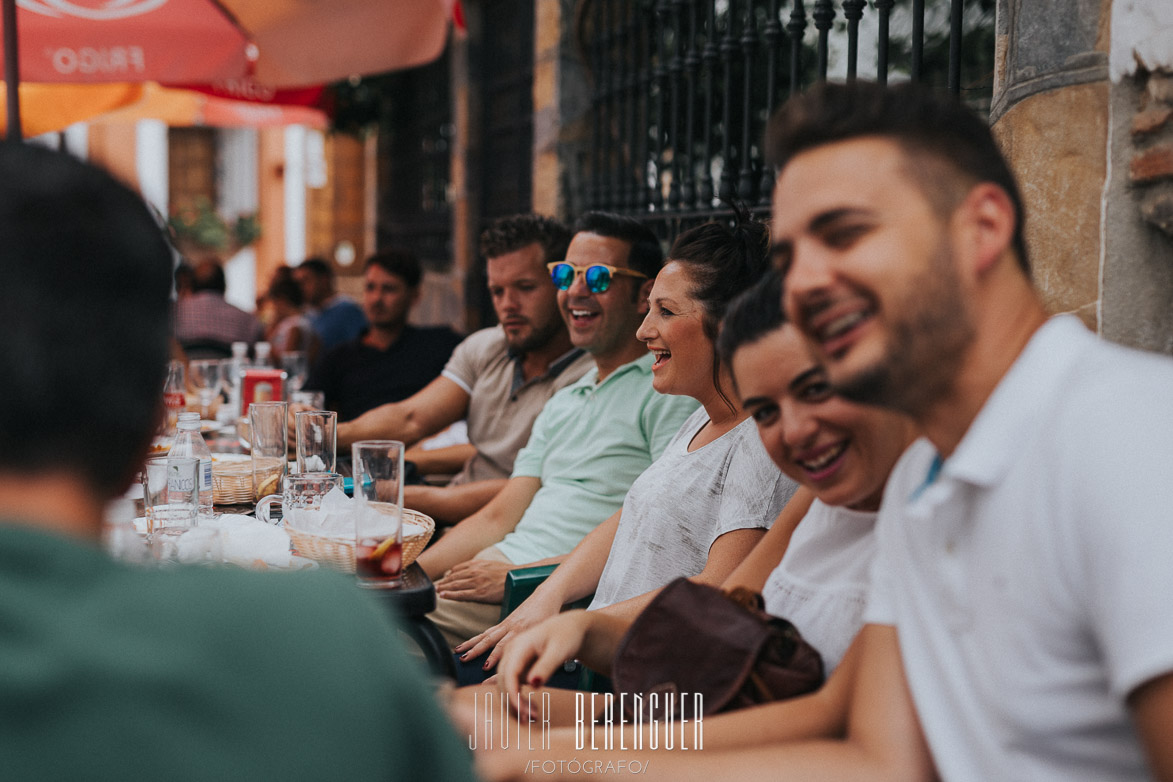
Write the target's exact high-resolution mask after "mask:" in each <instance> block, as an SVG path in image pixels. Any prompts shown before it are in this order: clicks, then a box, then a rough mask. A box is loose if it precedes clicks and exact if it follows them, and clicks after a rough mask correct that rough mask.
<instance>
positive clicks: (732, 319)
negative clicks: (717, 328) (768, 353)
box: [717, 269, 786, 366]
mask: <svg viewBox="0 0 1173 782" xmlns="http://www.w3.org/2000/svg"><path fill="white" fill-rule="evenodd" d="M785 322H786V313H785V312H784V311H783V310H782V275H781V274H779V273H778V271H777V270H776V269H770V270H769V271H767V272H766V273H765V275H764V276H763V277H762V278H761V279H760V280H758V281H757V282H756V283H755V284H754V285H753V287H751V288H749V289H748V290H746V291H744V292H743V293H742V294H741V295H740V296H738V297H737V298H736V299H734V300H733V301H732V302H731V303H730V304H729V308H728V309H727V310H726V311H725V317H724V318H723V319H722V320H721V333H720V335H719V336H718V337H717V355H718V356H720V357H721V361H722V362H724V363H725V365H726V366H728V365H730V364H732V362H733V354H734V353H736V352H737V349H738V348H740V347H742V346H743V345H749V344H752V343H754V342H757V341H758V340H760V339H761V338H762V337H764V336H766V335H767V334H769V333H770V332H771V331H774V330H776V329H780V328H782V324H784V323H785Z"/></svg>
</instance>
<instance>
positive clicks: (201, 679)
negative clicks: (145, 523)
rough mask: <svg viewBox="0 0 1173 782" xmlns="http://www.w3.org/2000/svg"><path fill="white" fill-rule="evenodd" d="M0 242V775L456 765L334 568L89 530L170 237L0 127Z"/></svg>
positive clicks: (124, 194) (151, 402)
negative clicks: (236, 563) (123, 548)
mask: <svg viewBox="0 0 1173 782" xmlns="http://www.w3.org/2000/svg"><path fill="white" fill-rule="evenodd" d="M0 247H3V252H2V253H0V272H2V274H0V277H2V278H3V280H4V282H3V284H0V313H3V317H4V319H5V333H4V339H3V340H0V377H3V378H4V401H5V404H3V405H0V514H3V517H2V518H0V766H2V768H3V772H2V774H0V775H2V776H3V777H4V778H6V779H87V780H120V781H121V780H130V779H167V780H230V779H241V780H252V779H281V780H284V781H285V782H289V781H290V780H307V781H308V780H322V779H347V780H368V779H369V780H377V779H378V780H386V779H394V778H403V779H420V780H424V779H444V780H471V779H472V773H471V770H470V767H469V758H468V753H467V749H465V746H466V744H467V740H463V741H462V740H461V739H459V738H458V737H457V736H456V735H455V734H454V733H453V732H452V730H451V729H450V728H449V726H448V725H447V724H446V722H445V721H444V719H443V718H442V716H441V715H440V713H439V711H438V709H437V707H436V705H435V704H434V703H433V702H432V697H431V692H430V691H429V689H428V687H427V685H426V683H425V681H424V680H423V677H422V676H421V675H420V673H421V671H420V670H417V668H416V666H415V664H414V663H413V662H411V661H410V660H409V659H408V658H407V657H406V656H405V655H404V654H403V652H402V651H401V650H400V647H399V641H398V637H397V632H396V630H395V627H394V625H393V624H392V623H391V621H390V619H389V617H387V616H386V615H385V614H384V612H383V611H382V610H381V609H380V608H379V607H378V606H377V605H375V604H372V603H369V602H367V600H366V599H364V598H363V597H362V596H361V595H360V594H359V592H358V590H357V589H356V588H355V587H354V585H353V584H352V583H348V581H347V580H346V579H344V578H342V577H340V576H337V575H329V574H324V573H322V574H319V573H310V574H305V575H283V576H280V575H270V576H266V575H262V574H255V573H247V572H243V571H235V572H233V571H227V570H204V569H190V570H189V569H182V568H181V569H176V570H171V571H162V570H147V569H142V568H137V567H131V566H128V565H124V564H121V563H118V562H115V561H113V560H111V559H109V558H108V557H106V556H105V555H104V554H103V553H102V551H101V550H100V548H99V546H98V540H99V536H100V533H101V526H102V519H103V512H104V508H105V505H106V503H107V502H108V501H109V500H110V499H111V498H113V497H116V496H118V495H119V494H121V493H122V492H124V491H125V489H126V488H127V486H128V485H129V484H130V482H131V480H132V478H133V476H134V474H135V472H136V470H137V468H138V466H139V465H140V464H141V462H142V459H143V457H144V456H145V455H146V452H147V447H148V444H149V441H150V438H151V435H152V432H153V430H154V428H155V425H156V422H157V421H158V420H159V414H160V404H159V402H160V398H161V393H160V392H161V390H162V381H163V368H164V365H165V363H166V360H167V357H168V336H167V335H168V313H169V309H170V307H169V302H168V294H169V291H170V287H171V264H172V261H171V252H170V249H169V247H168V246H167V244H166V242H165V241H164V239H163V236H162V233H161V231H160V230H159V227H158V226H157V225H156V223H155V221H154V219H153V218H152V216H151V214H150V212H149V211H148V210H147V208H146V207H145V205H144V204H143V202H142V201H141V200H140V199H139V198H138V196H136V195H135V194H134V193H133V192H131V191H130V190H128V189H127V188H126V187H125V186H123V185H121V184H119V183H117V182H116V181H115V180H114V179H112V178H111V177H110V176H109V175H107V174H105V173H103V172H101V171H99V170H98V169H96V168H93V167H90V166H87V165H85V164H83V163H81V162H78V161H77V160H74V159H72V158H69V157H68V156H65V155H61V154H58V153H55V152H51V151H48V150H45V149H42V148H39V147H32V146H21V145H16V144H7V145H2V146H0Z"/></svg>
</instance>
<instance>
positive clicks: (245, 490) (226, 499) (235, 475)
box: [212, 454, 256, 505]
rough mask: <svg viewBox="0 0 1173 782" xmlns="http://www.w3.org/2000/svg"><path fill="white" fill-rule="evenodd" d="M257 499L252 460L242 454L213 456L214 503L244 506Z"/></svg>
mask: <svg viewBox="0 0 1173 782" xmlns="http://www.w3.org/2000/svg"><path fill="white" fill-rule="evenodd" d="M255 499H256V495H254V494H253V463H252V459H251V458H250V457H248V456H241V455H240V454H212V502H214V503H215V504H217V505H243V504H244V503H249V502H253V500H255Z"/></svg>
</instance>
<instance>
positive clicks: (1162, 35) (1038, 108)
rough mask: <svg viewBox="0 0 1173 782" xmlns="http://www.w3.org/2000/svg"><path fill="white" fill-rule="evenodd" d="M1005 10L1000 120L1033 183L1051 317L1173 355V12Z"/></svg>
mask: <svg viewBox="0 0 1173 782" xmlns="http://www.w3.org/2000/svg"><path fill="white" fill-rule="evenodd" d="M997 10H998V21H997V25H998V28H997V34H998V35H997V52H996V73H995V85H994V101H993V105H992V107H991V113H990V121H991V124H992V126H993V129H994V134H995V136H996V137H997V138H998V140H999V142H1000V143H1001V144H1002V146H1003V149H1004V150H1005V152H1006V154H1007V157H1008V158H1009V159H1010V162H1011V164H1012V165H1013V166H1014V168H1015V171H1016V173H1017V174H1018V177H1019V181H1020V183H1021V185H1022V191H1023V199H1024V201H1025V202H1026V209H1027V225H1026V228H1027V231H1026V235H1027V242H1028V245H1029V246H1030V251H1031V256H1032V265H1033V269H1034V277H1035V282H1036V284H1037V285H1038V287H1039V289H1040V291H1041V292H1042V294H1043V297H1044V300H1045V301H1046V303H1047V306H1048V307H1049V308H1050V309H1051V310H1052V311H1053V312H1075V313H1076V314H1078V315H1079V316H1080V317H1081V318H1082V319H1083V320H1084V322H1085V323H1087V324H1088V326H1089V327H1091V328H1093V329H1095V330H1097V331H1098V332H1099V333H1101V334H1103V335H1104V336H1105V337H1107V338H1109V339H1112V340H1115V341H1118V342H1121V343H1124V344H1128V345H1133V346H1136V347H1140V348H1145V349H1150V350H1158V351H1163V352H1166V353H1173V243H1171V242H1173V237H1171V236H1170V234H1171V233H1173V121H1171V120H1170V116H1171V115H1173V81H1171V78H1170V77H1171V74H1173V4H1171V3H1169V2H1168V0H1129V2H1127V3H1125V2H1123V1H1122V0H1116V2H1115V4H1114V3H1113V0H998V6H997ZM1109 62H1111V68H1109Z"/></svg>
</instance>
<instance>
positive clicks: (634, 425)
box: [419, 212, 697, 645]
mask: <svg viewBox="0 0 1173 782" xmlns="http://www.w3.org/2000/svg"><path fill="white" fill-rule="evenodd" d="M662 262H663V255H662V250H661V248H660V243H659V241H658V240H657V239H656V237H655V235H654V234H652V232H651V231H650V230H648V228H647V227H645V226H643V225H641V224H640V223H638V222H637V221H635V220H633V219H631V218H626V217H620V216H618V215H611V214H606V213H601V212H592V213H588V214H586V215H584V216H583V217H582V218H581V219H580V220H579V221H578V223H577V224H576V226H575V235H574V238H573V239H571V241H570V246H569V248H568V249H567V251H566V258H565V260H563V261H557V262H553V263H550V264H548V266H549V268H550V271H551V279H552V280H553V281H554V285H555V287H556V288H558V289H559V290H558V307H559V309H560V310H561V312H562V318H563V320H565V321H566V325H567V328H568V330H569V332H570V341H571V342H572V343H573V344H574V346H575V347H577V348H581V349H583V350H585V351H587V352H588V353H589V354H590V355H591V358H593V359H594V364H595V366H594V368H593V369H592V370H590V371H588V372H587V373H586V375H585V376H584V377H583V378H582V379H581V380H579V381H578V382H577V383H575V384H573V385H571V386H569V387H567V388H564V389H563V390H561V391H559V392H558V393H556V394H555V395H554V396H553V397H551V398H550V401H549V402H547V403H546V406H545V407H544V408H543V409H542V412H541V414H539V416H538V418H537V421H536V422H535V423H534V427H533V431H532V433H531V435H530V439H529V442H528V443H527V445H526V447H525V448H523V449H522V450H521V452H520V453H519V454H518V455H517V459H516V460H515V461H514V468H513V476H512V477H511V478H510V479H509V481H508V482H507V483H506V485H505V488H504V489H502V490H501V492H500V493H499V494H498V495H497V496H496V497H495V498H494V499H493V500H492V501H491V502H489V504H488V505H486V506H485V507H484V508H482V509H481V510H480V511H478V512H477V513H475V514H473V515H472V516H469V517H468V518H467V519H465V520H464V521H462V522H460V523H459V524H457V525H456V526H455V527H454V528H453V529H452V530H451V531H450V532H449V533H448V534H446V535H445V536H444V537H442V538H441V539H440V540H439V541H438V542H437V543H436V544H435V545H433V546H432V547H431V548H429V549H428V550H427V551H425V552H424V553H423V554H422V555H421V556H420V558H419V563H420V565H421V566H422V567H423V568H424V570H425V571H427V573H428V575H430V576H431V577H432V578H433V579H436V591H437V594H438V596H439V598H440V599H439V601H438V603H439V605H438V606H437V609H436V611H434V612H433V613H432V615H431V616H432V618H433V620H435V621H436V624H437V625H438V626H439V627H440V629H441V630H442V631H443V632H444V634H445V637H447V638H448V640H449V641H450V642H451V643H452V644H453V645H456V644H458V643H460V642H462V641H465V640H467V639H468V638H471V637H472V636H474V635H476V634H477V633H480V632H482V631H483V630H485V629H486V628H488V627H490V626H491V625H493V624H496V622H497V621H498V619H499V617H500V605H499V604H500V602H501V598H502V593H503V591H504V583H505V574H506V572H508V571H509V570H510V569H512V568H516V567H521V566H523V565H530V564H534V565H537V564H553V563H555V562H559V561H561V560H562V559H563V558H565V556H566V554H567V553H569V552H570V550H571V549H573V548H574V546H575V545H576V544H577V543H578V541H580V540H581V539H582V538H583V537H584V536H585V535H586V534H587V533H588V532H590V531H591V530H592V529H594V528H595V527H597V526H598V525H599V524H600V523H602V522H603V521H605V520H606V519H607V518H608V517H609V516H611V515H612V514H613V513H615V512H616V511H618V510H619V509H620V507H621V506H622V504H623V498H624V496H625V495H626V494H627V490H628V489H629V488H630V487H631V484H632V482H633V481H634V480H635V479H636V477H638V476H639V474H640V473H642V472H643V471H644V470H645V469H646V468H647V467H648V465H649V464H651V463H652V461H654V460H655V459H656V458H658V457H659V456H660V454H661V453H662V452H663V450H664V447H665V446H666V445H667V444H668V441H669V440H671V439H672V436H673V435H674V434H675V433H676V430H677V429H679V428H680V425H681V424H683V423H684V420H685V419H686V418H687V417H688V416H689V415H690V414H691V413H692V412H693V411H694V410H696V407H697V403H696V401H695V400H693V399H691V398H689V397H684V396H667V395H662V394H658V393H656V392H655V390H653V389H652V381H651V364H652V356H651V354H650V353H648V350H647V348H646V347H645V346H644V345H643V343H641V342H640V341H639V340H637V339H636V337H635V333H636V330H637V329H638V328H639V325H640V323H641V322H642V321H643V317H644V315H645V314H646V312H647V296H648V292H649V290H650V289H651V286H652V279H653V278H654V277H655V276H656V273H657V272H658V271H659V269H660V265H661V263H662Z"/></svg>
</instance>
